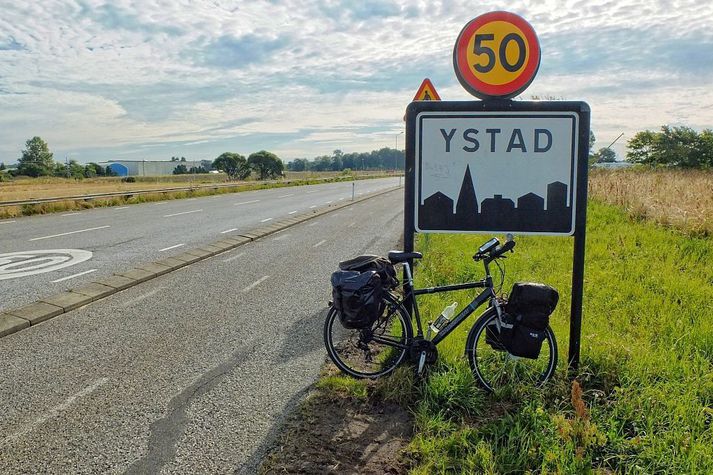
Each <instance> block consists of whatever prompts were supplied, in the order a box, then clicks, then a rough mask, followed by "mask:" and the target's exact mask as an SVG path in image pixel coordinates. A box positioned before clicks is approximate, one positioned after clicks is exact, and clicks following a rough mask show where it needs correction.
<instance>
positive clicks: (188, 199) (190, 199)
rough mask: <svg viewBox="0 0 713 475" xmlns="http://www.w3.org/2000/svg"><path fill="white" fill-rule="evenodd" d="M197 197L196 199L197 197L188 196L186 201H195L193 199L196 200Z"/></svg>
mask: <svg viewBox="0 0 713 475" xmlns="http://www.w3.org/2000/svg"><path fill="white" fill-rule="evenodd" d="M195 199H196V198H186V201H193V200H195Z"/></svg>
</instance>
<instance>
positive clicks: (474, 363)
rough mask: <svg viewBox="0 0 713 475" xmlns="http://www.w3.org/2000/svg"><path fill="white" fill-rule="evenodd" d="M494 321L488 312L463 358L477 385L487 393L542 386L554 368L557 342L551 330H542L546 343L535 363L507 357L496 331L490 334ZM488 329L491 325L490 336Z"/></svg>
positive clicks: (475, 327)
mask: <svg viewBox="0 0 713 475" xmlns="http://www.w3.org/2000/svg"><path fill="white" fill-rule="evenodd" d="M497 318H498V316H497V314H496V312H495V309H493V308H491V309H489V310H488V311H487V312H486V313H484V314H483V315H482V316H481V317H480V318H478V320H477V321H476V322H475V324H474V325H473V328H471V330H470V333H469V334H468V340H467V342H466V347H465V348H466V350H465V352H466V357H467V358H468V363H469V364H470V369H471V370H472V371H473V374H474V375H475V378H476V380H477V381H478V383H479V384H480V385H481V386H482V387H483V388H484V389H486V390H487V391H495V390H497V389H499V388H502V387H503V386H505V385H507V384H527V385H531V386H541V385H543V384H544V383H545V382H546V381H547V380H548V379H550V378H551V377H552V375H553V374H554V372H555V367H556V366H557V341H556V340H555V334H554V333H553V332H552V329H551V328H550V327H549V326H548V327H547V328H546V329H545V340H544V341H543V342H542V349H541V350H540V354H539V356H538V357H537V358H536V359H529V358H521V357H518V356H514V355H511V354H510V353H508V352H507V351H506V350H505V349H504V347H503V345H502V343H500V342H499V339H498V334H497V329H495V331H493V329H494V327H493V326H492V325H494V324H495V323H496V321H497ZM488 325H491V327H490V328H491V331H490V332H488V331H487V329H488ZM488 333H490V335H489V336H488ZM486 338H487V340H488V341H486Z"/></svg>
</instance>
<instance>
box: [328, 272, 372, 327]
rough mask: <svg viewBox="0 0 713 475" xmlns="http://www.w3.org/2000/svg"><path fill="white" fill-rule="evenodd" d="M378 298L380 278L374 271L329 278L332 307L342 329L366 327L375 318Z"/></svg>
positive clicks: (336, 274) (339, 274) (348, 273)
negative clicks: (337, 315) (336, 313)
mask: <svg viewBox="0 0 713 475" xmlns="http://www.w3.org/2000/svg"><path fill="white" fill-rule="evenodd" d="M382 295H383V285H382V282H381V277H379V274H377V273H376V272H375V271H366V272H357V271H337V272H335V273H333V274H332V299H333V304H332V305H333V306H334V308H335V309H336V310H337V312H339V320H340V321H341V323H342V326H343V327H344V328H348V329H357V328H368V327H370V326H371V325H372V324H373V323H374V322H375V321H376V319H377V318H379V313H380V310H381V308H380V307H381V297H382Z"/></svg>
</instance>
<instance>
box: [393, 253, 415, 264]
mask: <svg viewBox="0 0 713 475" xmlns="http://www.w3.org/2000/svg"><path fill="white" fill-rule="evenodd" d="M422 257H423V254H421V253H420V252H403V251H389V260H390V261H391V262H393V263H394V264H397V263H399V262H406V261H408V260H409V259H420V258H422Z"/></svg>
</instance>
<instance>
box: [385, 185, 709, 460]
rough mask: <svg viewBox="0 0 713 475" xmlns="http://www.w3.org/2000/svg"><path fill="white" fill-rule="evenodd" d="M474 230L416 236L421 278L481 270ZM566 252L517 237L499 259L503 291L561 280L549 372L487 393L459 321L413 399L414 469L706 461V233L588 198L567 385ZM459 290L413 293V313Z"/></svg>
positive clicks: (463, 297)
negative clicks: (576, 364)
mask: <svg viewBox="0 0 713 475" xmlns="http://www.w3.org/2000/svg"><path fill="white" fill-rule="evenodd" d="M627 176H628V175H627ZM632 176H634V175H632ZM485 239H486V237H485V236H464V235H455V236H454V235H422V236H420V239H419V241H418V243H417V245H418V248H419V250H421V251H423V252H424V256H425V257H424V259H423V262H422V264H421V265H420V266H419V267H418V268H417V270H416V279H417V284H418V286H425V285H429V286H430V285H438V284H443V283H446V282H458V281H461V280H465V279H473V278H479V276H481V275H482V269H481V268H479V267H478V266H477V265H476V264H474V263H473V262H472V260H471V258H470V256H472V254H473V252H474V250H475V249H476V247H477V246H478V245H479V244H481V241H484V240H485ZM571 258H572V242H571V240H570V239H566V238H553V237H532V236H523V237H520V238H519V239H517V248H516V252H515V254H512V255H511V257H510V258H508V259H507V261H506V264H507V278H506V281H505V285H504V286H503V291H507V290H509V288H510V286H511V285H512V283H513V282H514V281H516V280H517V281H541V282H545V283H548V284H550V285H553V286H554V287H556V288H557V289H558V290H559V291H560V297H561V300H560V302H561V303H560V305H559V307H558V308H557V310H556V312H555V313H554V315H553V317H552V321H551V324H552V327H553V329H554V331H555V334H556V336H557V339H558V343H559V347H560V361H559V366H558V372H557V375H556V377H555V380H554V381H553V382H552V383H551V384H550V385H548V386H547V387H546V388H544V389H543V390H533V389H531V388H513V390H512V391H509V392H506V393H503V394H500V395H497V396H492V395H486V394H485V393H483V392H482V391H480V390H479V389H478V388H477V387H476V385H475V382H474V380H473V377H472V376H471V375H470V373H469V369H468V365H467V363H466V361H465V359H464V357H463V351H464V344H465V338H466V334H467V331H468V329H469V327H470V323H472V321H469V322H466V324H464V325H462V326H461V327H460V328H459V329H458V330H457V331H456V332H454V333H453V334H452V335H450V336H449V337H448V338H447V339H446V340H445V341H444V342H443V343H442V344H441V345H439V352H440V362H439V364H438V365H437V366H436V367H435V368H434V369H433V371H432V372H431V374H430V376H429V377H428V378H427V379H426V380H425V382H424V383H422V385H421V386H420V387H419V388H418V392H419V394H418V397H416V398H415V400H414V401H413V402H412V403H411V404H412V408H413V410H414V412H415V414H416V423H417V435H416V437H415V438H414V440H413V441H412V442H411V444H410V446H409V451H408V457H409V458H410V459H412V460H413V463H414V466H413V472H414V473H418V474H432V473H512V472H515V473H522V472H526V471H534V472H543V473H545V472H547V473H549V472H555V473H583V472H589V471H597V472H601V473H607V472H610V471H614V472H618V473H713V444H712V443H711V440H713V428H712V426H713V265H711V262H713V242H712V241H711V240H710V239H705V238H702V237H700V236H698V237H695V236H684V235H682V234H681V233H680V232H676V231H674V230H670V229H665V228H662V227H660V226H656V225H654V224H653V223H651V222H647V221H632V220H631V219H630V218H629V217H628V216H627V214H626V213H625V212H623V211H621V210H620V209H619V208H616V207H614V206H609V205H605V204H600V203H592V204H590V207H589V216H588V236H587V260H586V271H585V299H584V309H583V312H584V313H583V318H584V320H583V331H582V367H581V371H580V373H579V376H578V378H577V380H576V382H575V383H572V382H571V380H570V379H569V378H568V377H567V374H566V368H565V366H566V355H567V348H568V336H569V331H568V321H569V300H570V295H571V292H570V290H571V289H570V286H571V282H570V280H571ZM470 298H472V295H471V294H469V293H468V291H466V292H460V293H454V294H450V295H447V296H446V295H444V294H440V295H435V296H431V297H424V298H423V299H420V300H419V302H420V304H421V309H422V314H423V315H438V313H439V312H440V311H441V310H442V308H443V307H445V306H446V305H448V304H449V303H450V302H451V301H453V300H457V301H458V302H459V303H460V305H464V304H465V303H467V302H468V301H469V300H470ZM474 318H475V317H471V319H473V320H474ZM396 377H398V375H397V376H396ZM389 384H391V385H397V383H395V382H391V383H389Z"/></svg>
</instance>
